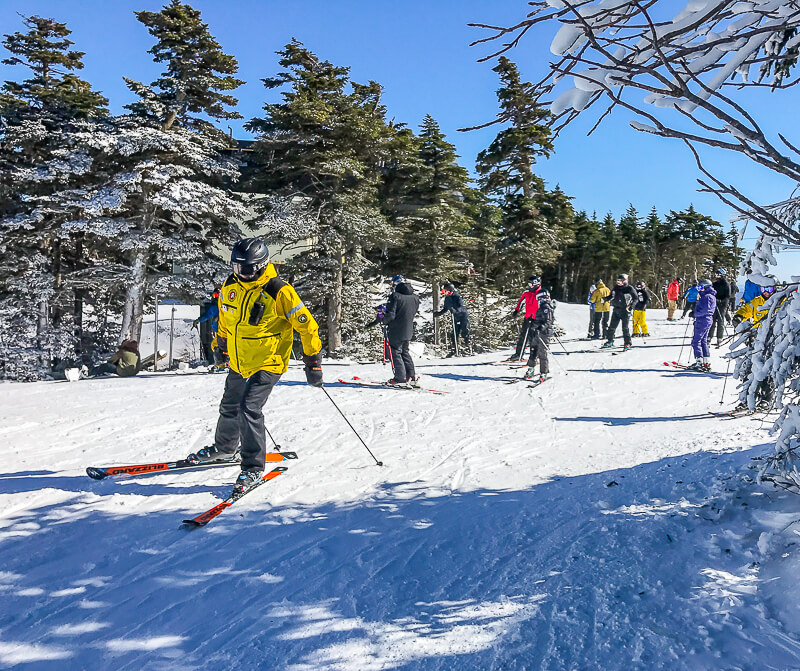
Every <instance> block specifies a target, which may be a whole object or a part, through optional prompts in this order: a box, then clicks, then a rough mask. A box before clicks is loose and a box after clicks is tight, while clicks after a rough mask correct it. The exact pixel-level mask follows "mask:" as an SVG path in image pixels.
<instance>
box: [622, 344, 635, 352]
mask: <svg viewBox="0 0 800 671" xmlns="http://www.w3.org/2000/svg"><path fill="white" fill-rule="evenodd" d="M631 347H633V345H623V346H622V351H623V352H627V351H628V350H629V349H630V348H631Z"/></svg>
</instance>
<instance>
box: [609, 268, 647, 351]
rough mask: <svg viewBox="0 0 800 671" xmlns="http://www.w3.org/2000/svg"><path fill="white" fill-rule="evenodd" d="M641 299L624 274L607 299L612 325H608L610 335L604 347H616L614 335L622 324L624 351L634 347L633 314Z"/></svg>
mask: <svg viewBox="0 0 800 671" xmlns="http://www.w3.org/2000/svg"><path fill="white" fill-rule="evenodd" d="M638 300H639V297H638V296H637V295H636V290H635V289H634V288H633V287H632V286H631V285H630V284H628V276H627V275H626V274H625V273H622V274H621V275H619V276H618V277H617V281H616V283H615V286H614V288H613V289H612V290H611V293H610V294H609V295H608V297H607V298H606V302H607V303H609V304H610V305H611V308H612V311H611V323H610V324H609V325H608V334H607V336H606V342H605V343H604V344H603V347H613V346H614V334H615V332H616V330H617V325H618V324H620V323H621V324H622V337H623V342H624V347H623V349H625V350H629V349H630V348H631V347H632V346H633V341H632V340H631V321H630V320H631V312H633V306H634V305H636V301H638Z"/></svg>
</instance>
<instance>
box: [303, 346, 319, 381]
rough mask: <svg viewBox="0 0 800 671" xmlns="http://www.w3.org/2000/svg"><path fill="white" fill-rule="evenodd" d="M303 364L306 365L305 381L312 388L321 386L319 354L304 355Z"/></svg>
mask: <svg viewBox="0 0 800 671" xmlns="http://www.w3.org/2000/svg"><path fill="white" fill-rule="evenodd" d="M303 363H304V364H305V365H306V381H307V382H308V384H310V385H311V386H312V387H321V386H322V364H321V361H320V357H319V354H304V355H303Z"/></svg>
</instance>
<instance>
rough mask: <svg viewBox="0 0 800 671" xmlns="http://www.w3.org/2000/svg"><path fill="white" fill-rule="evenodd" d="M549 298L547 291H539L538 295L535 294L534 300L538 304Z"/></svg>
mask: <svg viewBox="0 0 800 671" xmlns="http://www.w3.org/2000/svg"><path fill="white" fill-rule="evenodd" d="M549 298H550V292H549V291H548V290H547V289H539V293H537V294H536V300H538V301H539V302H541V301H546V300H548V299H549Z"/></svg>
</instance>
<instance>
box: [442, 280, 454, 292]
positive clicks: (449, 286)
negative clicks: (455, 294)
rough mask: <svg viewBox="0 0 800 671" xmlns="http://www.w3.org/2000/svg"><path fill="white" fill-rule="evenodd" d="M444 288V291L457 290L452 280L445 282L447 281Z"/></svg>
mask: <svg viewBox="0 0 800 671" xmlns="http://www.w3.org/2000/svg"><path fill="white" fill-rule="evenodd" d="M442 289H443V290H444V291H455V290H456V288H455V287H454V286H453V283H452V282H445V283H444V284H443V285H442Z"/></svg>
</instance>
